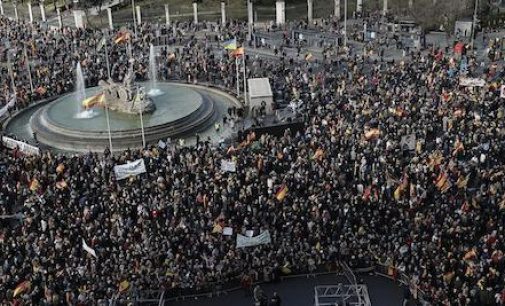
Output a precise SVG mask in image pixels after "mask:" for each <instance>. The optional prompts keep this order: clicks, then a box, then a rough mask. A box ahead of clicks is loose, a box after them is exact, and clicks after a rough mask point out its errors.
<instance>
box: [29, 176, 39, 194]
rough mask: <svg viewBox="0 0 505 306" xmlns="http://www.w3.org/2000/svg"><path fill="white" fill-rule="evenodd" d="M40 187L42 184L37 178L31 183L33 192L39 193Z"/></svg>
mask: <svg viewBox="0 0 505 306" xmlns="http://www.w3.org/2000/svg"><path fill="white" fill-rule="evenodd" d="M39 187H40V183H39V180H37V179H36V178H34V179H33V180H32V181H31V182H30V190H31V191H37V190H38V189H39Z"/></svg>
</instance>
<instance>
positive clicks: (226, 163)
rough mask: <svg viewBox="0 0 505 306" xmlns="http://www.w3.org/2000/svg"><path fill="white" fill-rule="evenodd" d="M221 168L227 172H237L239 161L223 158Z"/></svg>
mask: <svg viewBox="0 0 505 306" xmlns="http://www.w3.org/2000/svg"><path fill="white" fill-rule="evenodd" d="M221 170H222V171H226V172H236V171H237V163H236V162H233V161H230V160H225V159H222V160H221Z"/></svg>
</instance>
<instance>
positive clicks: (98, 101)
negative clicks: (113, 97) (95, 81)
mask: <svg viewBox="0 0 505 306" xmlns="http://www.w3.org/2000/svg"><path fill="white" fill-rule="evenodd" d="M104 101H105V95H104V94H103V93H101V94H97V95H94V96H92V97H89V98H87V99H84V100H83V101H82V106H83V107H84V108H86V109H89V108H92V107H93V106H95V105H102V104H103V103H104Z"/></svg>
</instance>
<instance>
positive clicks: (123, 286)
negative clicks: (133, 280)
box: [118, 279, 130, 293]
mask: <svg viewBox="0 0 505 306" xmlns="http://www.w3.org/2000/svg"><path fill="white" fill-rule="evenodd" d="M128 288H130V283H129V282H128V281H127V280H126V279H125V280H124V281H122V282H120V283H119V288H118V291H119V293H123V292H126V291H127V290H128Z"/></svg>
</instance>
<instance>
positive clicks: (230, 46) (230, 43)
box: [223, 38, 237, 50]
mask: <svg viewBox="0 0 505 306" xmlns="http://www.w3.org/2000/svg"><path fill="white" fill-rule="evenodd" d="M223 47H224V48H225V49H226V50H236V49H237V39H236V38H232V39H229V40H227V41H225V42H224V43H223Z"/></svg>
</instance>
